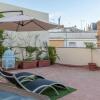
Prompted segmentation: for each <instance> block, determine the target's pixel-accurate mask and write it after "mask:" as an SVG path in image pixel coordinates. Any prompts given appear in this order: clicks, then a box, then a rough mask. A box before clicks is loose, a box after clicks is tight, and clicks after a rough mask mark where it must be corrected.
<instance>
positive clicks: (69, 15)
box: [0, 0, 100, 28]
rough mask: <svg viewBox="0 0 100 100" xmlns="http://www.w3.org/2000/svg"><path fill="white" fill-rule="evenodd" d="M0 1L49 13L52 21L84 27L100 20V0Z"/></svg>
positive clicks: (0, 0)
mask: <svg viewBox="0 0 100 100" xmlns="http://www.w3.org/2000/svg"><path fill="white" fill-rule="evenodd" d="M0 2H3V3H8V4H13V5H17V6H21V7H24V8H29V9H33V10H38V11H43V12H47V13H49V18H50V21H51V22H55V23H57V22H58V18H59V17H60V16H61V24H64V25H65V26H67V27H69V26H75V25H76V26H77V27H78V28H84V26H87V25H88V24H90V23H92V22H97V21H98V20H100V0H0Z"/></svg>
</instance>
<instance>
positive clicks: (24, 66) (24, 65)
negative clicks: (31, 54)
mask: <svg viewBox="0 0 100 100" xmlns="http://www.w3.org/2000/svg"><path fill="white" fill-rule="evenodd" d="M20 67H21V68H22V69H29V68H35V67H37V60H33V61H23V62H21V65H20Z"/></svg>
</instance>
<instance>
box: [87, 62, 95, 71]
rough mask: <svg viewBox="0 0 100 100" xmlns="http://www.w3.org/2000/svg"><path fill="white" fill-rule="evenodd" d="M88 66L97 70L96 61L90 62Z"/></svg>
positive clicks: (92, 69)
mask: <svg viewBox="0 0 100 100" xmlns="http://www.w3.org/2000/svg"><path fill="white" fill-rule="evenodd" d="M88 66H89V70H91V71H95V70H97V65H96V63H88Z"/></svg>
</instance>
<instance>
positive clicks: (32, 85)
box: [0, 70, 65, 95]
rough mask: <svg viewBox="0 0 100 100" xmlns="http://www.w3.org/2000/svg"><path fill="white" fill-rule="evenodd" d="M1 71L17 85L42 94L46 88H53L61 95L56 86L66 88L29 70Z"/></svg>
mask: <svg viewBox="0 0 100 100" xmlns="http://www.w3.org/2000/svg"><path fill="white" fill-rule="evenodd" d="M0 73H1V75H2V76H3V77H4V78H6V79H7V80H8V81H10V82H11V83H13V84H15V85H16V86H17V87H20V88H23V89H25V90H26V91H29V92H35V93H39V94H41V93H42V92H44V91H45V90H46V89H48V88H51V89H53V90H54V91H55V93H56V94H57V95H59V93H58V91H57V89H56V87H58V88H65V86H64V85H62V84H60V83H57V82H54V81H51V80H47V79H45V78H44V77H42V76H39V75H33V74H31V73H28V72H20V73H16V74H12V73H8V72H5V71H2V70H1V71H0Z"/></svg>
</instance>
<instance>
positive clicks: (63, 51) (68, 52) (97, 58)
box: [56, 48, 100, 67]
mask: <svg viewBox="0 0 100 100" xmlns="http://www.w3.org/2000/svg"><path fill="white" fill-rule="evenodd" d="M56 50H57V54H58V56H59V57H60V60H57V63H60V64H70V65H87V64H88V63H90V62H91V52H90V49H86V48H56ZM93 62H94V63H96V64H97V65H98V66H99V67H100V49H94V50H93Z"/></svg>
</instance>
